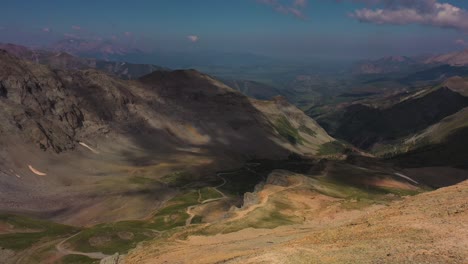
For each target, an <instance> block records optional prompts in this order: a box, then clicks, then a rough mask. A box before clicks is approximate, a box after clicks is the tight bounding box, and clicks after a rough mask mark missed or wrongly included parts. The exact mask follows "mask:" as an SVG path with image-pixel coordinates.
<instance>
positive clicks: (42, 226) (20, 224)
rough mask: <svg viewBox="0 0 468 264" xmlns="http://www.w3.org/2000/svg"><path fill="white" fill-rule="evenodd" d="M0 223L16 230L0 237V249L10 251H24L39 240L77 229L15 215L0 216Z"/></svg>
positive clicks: (69, 232)
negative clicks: (16, 231) (16, 230)
mask: <svg viewBox="0 0 468 264" xmlns="http://www.w3.org/2000/svg"><path fill="white" fill-rule="evenodd" d="M0 222H2V223H6V224H8V225H10V226H12V227H13V228H14V229H18V233H10V234H1V235H0V247H3V248H7V249H11V250H24V249H27V248H29V247H31V246H32V245H33V244H35V243H37V242H39V241H40V240H43V239H47V240H51V239H54V238H58V237H61V236H64V235H67V234H72V233H75V232H78V229H77V228H74V227H71V226H66V225H61V224H56V223H53V222H50V221H44V220H38V219H32V218H29V217H24V216H17V215H7V214H5V215H0ZM26 230H27V231H26Z"/></svg>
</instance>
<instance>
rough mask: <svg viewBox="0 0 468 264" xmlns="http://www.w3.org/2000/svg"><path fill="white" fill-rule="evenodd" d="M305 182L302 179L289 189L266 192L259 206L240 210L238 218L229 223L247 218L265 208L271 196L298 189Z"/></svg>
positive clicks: (255, 205) (237, 213)
mask: <svg viewBox="0 0 468 264" xmlns="http://www.w3.org/2000/svg"><path fill="white" fill-rule="evenodd" d="M303 183H304V182H303V180H302V179H300V180H299V182H297V183H296V184H293V185H291V186H288V187H285V188H281V189H279V190H276V191H270V190H269V191H267V192H264V193H263V195H262V196H261V197H260V202H259V203H257V204H254V205H252V206H249V207H247V208H245V209H240V210H238V211H237V212H236V216H235V217H233V218H231V219H229V220H228V221H227V222H232V221H235V220H239V219H241V218H243V217H245V216H246V215H247V214H249V213H251V212H253V211H255V210H256V209H258V208H260V207H263V206H265V204H266V203H267V202H268V200H269V198H270V196H271V195H273V194H277V193H279V192H283V191H286V190H289V189H294V188H296V187H299V186H301V185H302V184H303Z"/></svg>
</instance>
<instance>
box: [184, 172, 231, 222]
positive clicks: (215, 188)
mask: <svg viewBox="0 0 468 264" xmlns="http://www.w3.org/2000/svg"><path fill="white" fill-rule="evenodd" d="M222 174H229V173H218V174H216V176H218V177H219V178H221V180H223V182H222V183H221V184H220V185H218V186H215V187H211V188H213V189H214V190H215V191H217V192H218V193H219V194H221V197H220V198H212V199H207V200H203V201H202V200H201V199H202V197H201V193H200V189H199V190H198V200H197V201H198V203H199V204H196V205H192V206H189V207H187V210H186V213H187V214H188V215H189V218H187V220H185V225H186V226H189V225H190V224H192V220H193V218H194V217H195V214H194V213H193V209H195V208H196V207H197V206H199V205H200V204H207V203H211V202H215V201H219V200H221V199H225V198H226V197H227V196H226V195H225V194H224V193H223V192H222V191H220V190H219V189H218V188H221V187H223V186H224V185H225V184H226V183H227V181H226V179H224V178H223V177H222V176H221V175H222Z"/></svg>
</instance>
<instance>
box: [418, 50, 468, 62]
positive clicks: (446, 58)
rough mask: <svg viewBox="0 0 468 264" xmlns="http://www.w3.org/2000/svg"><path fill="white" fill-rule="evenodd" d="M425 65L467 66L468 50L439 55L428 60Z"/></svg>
mask: <svg viewBox="0 0 468 264" xmlns="http://www.w3.org/2000/svg"><path fill="white" fill-rule="evenodd" d="M425 63H438V64H449V65H452V66H467V65H468V50H463V51H457V52H451V53H447V54H441V55H437V56H433V57H430V58H428V59H427V60H426V61H425Z"/></svg>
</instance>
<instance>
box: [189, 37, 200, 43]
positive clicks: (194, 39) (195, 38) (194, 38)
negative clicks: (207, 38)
mask: <svg viewBox="0 0 468 264" xmlns="http://www.w3.org/2000/svg"><path fill="white" fill-rule="evenodd" d="M187 39H188V40H189V41H190V42H192V43H195V42H198V41H199V40H200V37H199V36H197V35H189V36H187Z"/></svg>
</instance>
